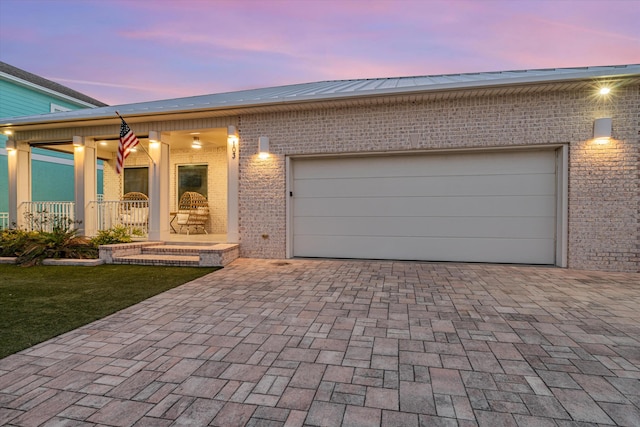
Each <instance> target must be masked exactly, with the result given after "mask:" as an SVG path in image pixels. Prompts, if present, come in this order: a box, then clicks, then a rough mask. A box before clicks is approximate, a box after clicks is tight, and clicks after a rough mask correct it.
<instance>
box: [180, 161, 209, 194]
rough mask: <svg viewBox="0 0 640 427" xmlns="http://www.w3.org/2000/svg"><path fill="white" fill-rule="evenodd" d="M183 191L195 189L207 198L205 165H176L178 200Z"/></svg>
mask: <svg viewBox="0 0 640 427" xmlns="http://www.w3.org/2000/svg"><path fill="white" fill-rule="evenodd" d="M185 191H195V192H196V193H200V194H202V195H203V196H204V197H206V198H209V195H208V188H207V165H178V200H180V197H182V195H183V194H184V192H185Z"/></svg>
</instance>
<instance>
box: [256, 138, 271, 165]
mask: <svg viewBox="0 0 640 427" xmlns="http://www.w3.org/2000/svg"><path fill="white" fill-rule="evenodd" d="M258 155H259V157H260V158H261V159H266V158H268V157H269V137H268V136H261V137H259V138H258Z"/></svg>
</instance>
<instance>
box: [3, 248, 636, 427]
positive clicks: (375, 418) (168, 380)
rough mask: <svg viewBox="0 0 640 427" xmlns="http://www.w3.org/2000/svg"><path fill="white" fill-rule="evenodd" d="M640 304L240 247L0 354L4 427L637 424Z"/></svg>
mask: <svg viewBox="0 0 640 427" xmlns="http://www.w3.org/2000/svg"><path fill="white" fill-rule="evenodd" d="M639 313H640V275H639V274H608V273H596V272H585V271H572V270H563V269H555V268H539V267H514V266H497V265H474V264H429V263H411V262H367V261H334V260H318V261H315V260H288V261H273V260H248V259H240V260H237V261H236V262H234V263H233V264H231V265H230V266H229V267H227V268H225V269H223V270H220V271H218V272H215V273H213V274H210V275H208V276H206V277H203V278H201V279H198V280H196V281H194V282H191V283H189V284H187V285H185V286H182V287H180V288H177V289H174V290H171V291H169V292H166V293H164V294H162V295H159V296H157V297H154V298H151V299H149V300H147V301H145V302H143V303H141V304H138V305H136V306H133V307H131V308H129V309H127V310H124V311H122V312H120V313H118V314H116V315H113V316H111V317H108V318H106V319H103V320H101V321H98V322H95V323H93V324H91V325H88V326H86V327H84V328H80V329H78V330H75V331H73V332H71V333H68V334H65V335H63V336H61V337H58V338H57V339H54V340H51V341H48V342H46V343H43V344H41V345H38V346H36V347H34V348H31V349H29V350H26V351H24V352H22V353H20V354H18V355H14V356H10V357H8V358H6V359H4V360H2V361H0V424H2V425H5V424H7V425H19V426H38V425H46V426H58V425H64V426H84V425H96V424H98V425H109V426H130V425H136V426H138V425H139V426H143V425H144V426H168V425H195V426H199V425H209V424H210V425H216V426H225V427H226V426H234V425H251V426H280V425H286V426H300V425H314V426H315V425H336V426H337V425H345V426H375V425H384V426H418V425H421V426H441V425H442V426H455V425H460V426H475V425H480V426H491V427H497V426H516V425H517V426H553V425H560V426H588V425H623V426H639V425H640V409H639V408H640V314H639Z"/></svg>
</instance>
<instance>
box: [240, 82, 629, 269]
mask: <svg viewBox="0 0 640 427" xmlns="http://www.w3.org/2000/svg"><path fill="white" fill-rule="evenodd" d="M639 106H640V87H638V86H637V85H636V86H627V87H621V88H618V89H617V90H616V91H615V92H614V93H613V95H612V96H611V97H610V98H609V99H608V100H605V101H603V100H600V99H598V98H595V97H594V96H593V94H592V91H590V90H586V89H585V90H575V91H548V92H537V93H536V92H532V93H528V94H514V95H502V96H476V97H460V98H458V99H448V100H438V101H420V102H396V103H394V102H391V101H389V102H380V103H379V104H377V105H373V106H352V107H343V108H326V109H316V110H312V109H309V110H304V111H293V112H287V113H269V114H266V113H265V114H253V115H243V116H241V125H240V126H239V131H240V147H241V149H240V176H241V179H240V194H239V209H240V215H239V216H240V241H241V256H245V257H261V258H282V257H285V255H286V253H285V243H286V211H285V209H286V197H285V188H286V185H285V173H284V172H285V158H286V156H294V155H298V154H334V153H336V154H337V153H366V152H371V151H376V152H383V151H399V152H408V153H409V152H412V151H418V150H429V149H443V148H479V147H505V146H526V145H545V144H549V145H551V144H568V145H569V162H570V164H569V171H568V172H569V222H568V228H569V243H568V263H569V267H571V268H578V269H595V270H609V271H639V270H640V262H639V259H640V177H639V167H638V165H639V159H640V149H639V145H640V141H639V131H640V116H639V114H640V113H639V109H640V107H639ZM603 116H608V117H613V138H614V139H613V141H611V142H610V143H609V144H606V145H597V144H595V143H594V141H593V140H592V139H591V138H592V130H593V121H594V119H596V118H598V117H603ZM260 135H264V136H268V137H269V139H270V151H271V157H270V158H269V159H267V160H261V159H259V158H258V157H257V145H258V143H257V140H258V136H260Z"/></svg>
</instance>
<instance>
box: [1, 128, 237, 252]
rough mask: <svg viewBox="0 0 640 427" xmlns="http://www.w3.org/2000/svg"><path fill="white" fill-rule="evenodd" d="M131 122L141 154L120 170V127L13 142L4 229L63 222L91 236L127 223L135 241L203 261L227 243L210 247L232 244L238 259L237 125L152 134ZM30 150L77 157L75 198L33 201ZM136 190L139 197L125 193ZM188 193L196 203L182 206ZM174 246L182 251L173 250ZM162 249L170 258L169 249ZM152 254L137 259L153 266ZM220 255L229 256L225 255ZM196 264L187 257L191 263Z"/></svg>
mask: <svg viewBox="0 0 640 427" xmlns="http://www.w3.org/2000/svg"><path fill="white" fill-rule="evenodd" d="M130 122H131V123H130V126H131V128H132V129H134V131H135V132H136V134H137V136H138V139H139V141H140V142H139V144H138V146H137V147H136V148H137V150H136V152H132V153H131V154H130V155H129V156H128V157H127V158H126V161H125V164H124V169H123V171H122V173H120V174H118V173H116V159H117V149H118V143H119V138H117V137H115V136H114V135H117V129H118V127H117V126H113V127H108V130H107V132H106V134H105V127H103V126H99V127H98V126H96V127H87V128H83V129H80V130H79V129H77V128H76V129H74V130H72V132H74V133H77V132H81V133H82V134H83V135H81V136H78V135H70V134H69V135H67V136H65V137H63V138H56V139H53V138H51V137H50V136H47V137H45V138H44V139H41V138H27V139H26V140H21V139H19V137H18V138H16V139H14V140H10V141H9V142H8V144H7V147H8V151H7V152H8V166H9V167H8V169H9V212H8V214H7V215H6V217H7V218H6V219H3V221H4V222H6V223H7V225H5V226H9V227H17V228H20V229H24V230H41V231H51V230H52V229H53V228H54V227H59V226H61V225H64V224H66V225H67V226H73V227H74V228H76V229H78V231H79V234H80V235H84V236H87V237H93V236H96V235H97V234H98V233H99V232H100V231H102V230H110V229H113V228H114V227H119V228H125V229H126V230H127V231H128V232H129V234H131V235H132V238H133V240H134V242H135V243H146V242H153V243H154V246H159V245H160V244H162V245H165V246H167V247H169V246H172V248H173V250H172V251H169V252H172V255H173V256H183V255H184V256H190V257H194V256H195V257H199V259H200V258H202V253H207V251H214V252H215V251H220V250H222V252H223V253H224V254H226V253H227V252H229V251H228V247H226V246H225V247H221V246H218V247H217V248H214V249H215V250H214V249H212V248H213V247H214V246H216V245H221V244H222V245H232V246H233V248H235V249H234V250H232V251H231V252H232V253H236V255H235V256H236V257H237V252H238V250H237V246H238V245H237V243H238V240H239V232H238V194H237V189H238V160H239V159H238V155H237V152H236V150H237V147H236V144H237V138H238V136H237V133H236V131H235V127H234V126H232V125H229V126H227V124H226V123H224V124H223V123H220V124H218V125H217V126H216V125H213V127H194V128H191V129H184V128H181V129H180V130H166V131H154V130H150V128H151V126H152V123H146V122H140V123H135V120H131V121H130ZM172 124H175V123H165V124H164V126H159V125H158V123H155V124H154V125H158V126H159V127H161V128H162V127H164V128H165V129H167V128H171V125H172ZM208 125H209V126H212V125H211V123H208ZM196 135H197V137H196ZM196 142H197V144H196ZM33 147H38V148H44V149H50V150H56V151H64V152H68V153H72V154H73V158H74V166H73V169H74V198H75V200H73V201H47V202H39V201H33V200H31V179H32V177H31V149H32V148H33ZM98 159H100V160H103V161H104V165H103V171H104V172H103V176H104V180H103V181H104V189H103V191H102V192H101V193H102V194H98V190H97V180H96V170H97V167H96V164H97V162H98ZM51 179H52V180H55V179H56V177H51ZM132 194H136V195H139V196H140V197H133V198H132V197H128V196H130V195H132ZM188 195H191V199H189V198H187V199H189V200H197V202H193V206H191V205H188V206H185V205H184V202H183V199H184V198H185V197H184V196H188ZM196 196H197V197H196ZM193 218H196V220H194V219H193ZM143 246H145V247H146V246H148V245H146V244H145V245H143ZM191 246H198V247H199V248H198V251H197V253H193V252H194V249H192V248H190V247H191ZM177 247H183V249H181V250H178V251H177V252H176V248H177ZM203 247H206V249H203ZM185 248H186V249H185ZM180 251H182V252H183V254H182V255H181V254H180ZM145 252H148V250H146V249H145ZM160 252H164V255H166V253H167V250H166V248H165V250H164V251H160ZM211 253H213V252H211ZM138 255H142V253H141V254H138ZM149 255H156V256H157V258H158V259H161V258H162V256H161V255H163V254H162V253H154V254H153V253H152V254H149V253H147V254H145V256H144V257H138V258H139V259H138V261H140V263H143V264H155V263H154V262H150V261H149V260H148V258H149ZM218 255H219V254H218ZM218 255H216V256H218ZM115 258H117V257H114V259H115ZM205 258H206V256H205ZM219 259H220V260H223V259H226V258H225V257H224V256H222V255H220V257H219ZM145 260H146V261H145ZM193 261H194V259H190V260H189V262H191V263H192V264H193ZM221 262H222V261H221ZM196 264H198V265H210V262H209V261H205V262H204V264H203V262H202V261H201V260H200V261H198V262H197V263H196Z"/></svg>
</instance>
